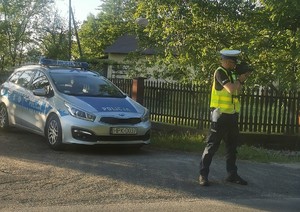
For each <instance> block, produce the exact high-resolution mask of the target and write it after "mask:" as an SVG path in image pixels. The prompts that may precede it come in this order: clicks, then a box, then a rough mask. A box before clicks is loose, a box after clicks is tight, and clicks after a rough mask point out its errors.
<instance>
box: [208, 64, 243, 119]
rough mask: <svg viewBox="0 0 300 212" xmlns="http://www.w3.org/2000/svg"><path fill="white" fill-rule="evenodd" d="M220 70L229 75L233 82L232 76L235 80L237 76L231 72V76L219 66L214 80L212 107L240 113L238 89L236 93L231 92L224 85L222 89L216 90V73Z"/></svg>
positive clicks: (222, 110) (230, 112) (229, 112)
mask: <svg viewBox="0 0 300 212" xmlns="http://www.w3.org/2000/svg"><path fill="white" fill-rule="evenodd" d="M218 70H222V71H224V72H225V74H226V75H227V77H228V78H229V79H230V82H231V83H233V82H232V80H231V77H232V79H233V81H235V79H236V76H235V75H234V74H231V77H230V76H229V75H228V73H227V71H226V70H225V69H224V68H222V67H219V68H218V69H217V70H216V71H215V73H214V80H213V85H212V90H211V99H210V107H211V108H220V112H221V113H228V114H233V113H239V112H240V101H239V99H238V91H235V93H234V95H232V94H230V93H229V92H228V91H227V90H226V89H225V88H224V87H223V89H222V90H220V91H218V90H216V87H215V85H216V73H217V71H218Z"/></svg>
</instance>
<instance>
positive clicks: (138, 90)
mask: <svg viewBox="0 0 300 212" xmlns="http://www.w3.org/2000/svg"><path fill="white" fill-rule="evenodd" d="M145 79H146V78H144V77H137V78H134V79H133V81H132V97H131V98H132V99H134V100H135V101H137V102H138V103H140V104H141V105H143V103H144V81H145Z"/></svg>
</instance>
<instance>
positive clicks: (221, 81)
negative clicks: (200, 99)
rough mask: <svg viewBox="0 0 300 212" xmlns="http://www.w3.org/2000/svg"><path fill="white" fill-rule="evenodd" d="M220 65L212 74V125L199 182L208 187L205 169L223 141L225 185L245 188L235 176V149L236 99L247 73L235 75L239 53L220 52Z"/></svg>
mask: <svg viewBox="0 0 300 212" xmlns="http://www.w3.org/2000/svg"><path fill="white" fill-rule="evenodd" d="M220 53H221V66H220V67H218V68H217V70H216V71H215V73H214V79H213V85H212V92H211V101H210V107H211V111H212V113H211V115H212V125H211V129H210V133H209V135H208V137H207V144H206V147H205V149H204V152H203V154H202V158H201V161H200V176H199V183H200V185H202V186H208V185H209V184H210V183H209V180H208V174H209V167H210V164H211V161H212V158H213V156H214V154H215V153H216V151H217V150H218V148H219V146H220V142H221V140H222V139H223V140H224V142H225V148H226V170H227V173H228V176H227V178H226V181H227V182H231V183H236V184H241V185H247V181H245V180H244V179H242V178H241V177H240V176H239V175H238V174H237V166H236V153H237V151H236V149H237V142H238V136H239V128H238V113H239V111H240V102H239V98H238V94H239V91H240V90H241V88H242V86H243V84H244V81H245V80H246V78H247V77H248V75H249V73H245V74H241V75H239V76H238V75H237V74H235V71H234V70H235V68H236V64H237V58H238V56H239V55H240V53H241V52H240V51H239V50H222V51H221V52H220Z"/></svg>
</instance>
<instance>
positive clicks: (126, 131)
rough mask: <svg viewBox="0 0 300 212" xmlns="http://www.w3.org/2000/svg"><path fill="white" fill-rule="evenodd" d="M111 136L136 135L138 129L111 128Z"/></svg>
mask: <svg viewBox="0 0 300 212" xmlns="http://www.w3.org/2000/svg"><path fill="white" fill-rule="evenodd" d="M110 134H112V135H135V134H137V129H136V128H133V127H112V128H110Z"/></svg>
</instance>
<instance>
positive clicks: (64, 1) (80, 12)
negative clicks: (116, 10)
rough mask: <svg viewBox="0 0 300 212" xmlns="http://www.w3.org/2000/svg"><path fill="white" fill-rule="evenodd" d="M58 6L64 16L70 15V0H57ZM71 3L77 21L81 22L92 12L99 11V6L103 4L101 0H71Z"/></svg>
mask: <svg viewBox="0 0 300 212" xmlns="http://www.w3.org/2000/svg"><path fill="white" fill-rule="evenodd" d="M55 2H56V5H57V8H58V9H59V11H61V14H62V16H63V17H66V18H68V17H69V0H55ZM71 5H72V9H73V13H74V17H75V20H76V21H80V22H81V23H82V22H83V21H84V20H86V18H87V16H88V15H89V14H90V13H92V14H94V15H96V14H97V13H99V10H97V8H98V7H99V5H101V0H71Z"/></svg>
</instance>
